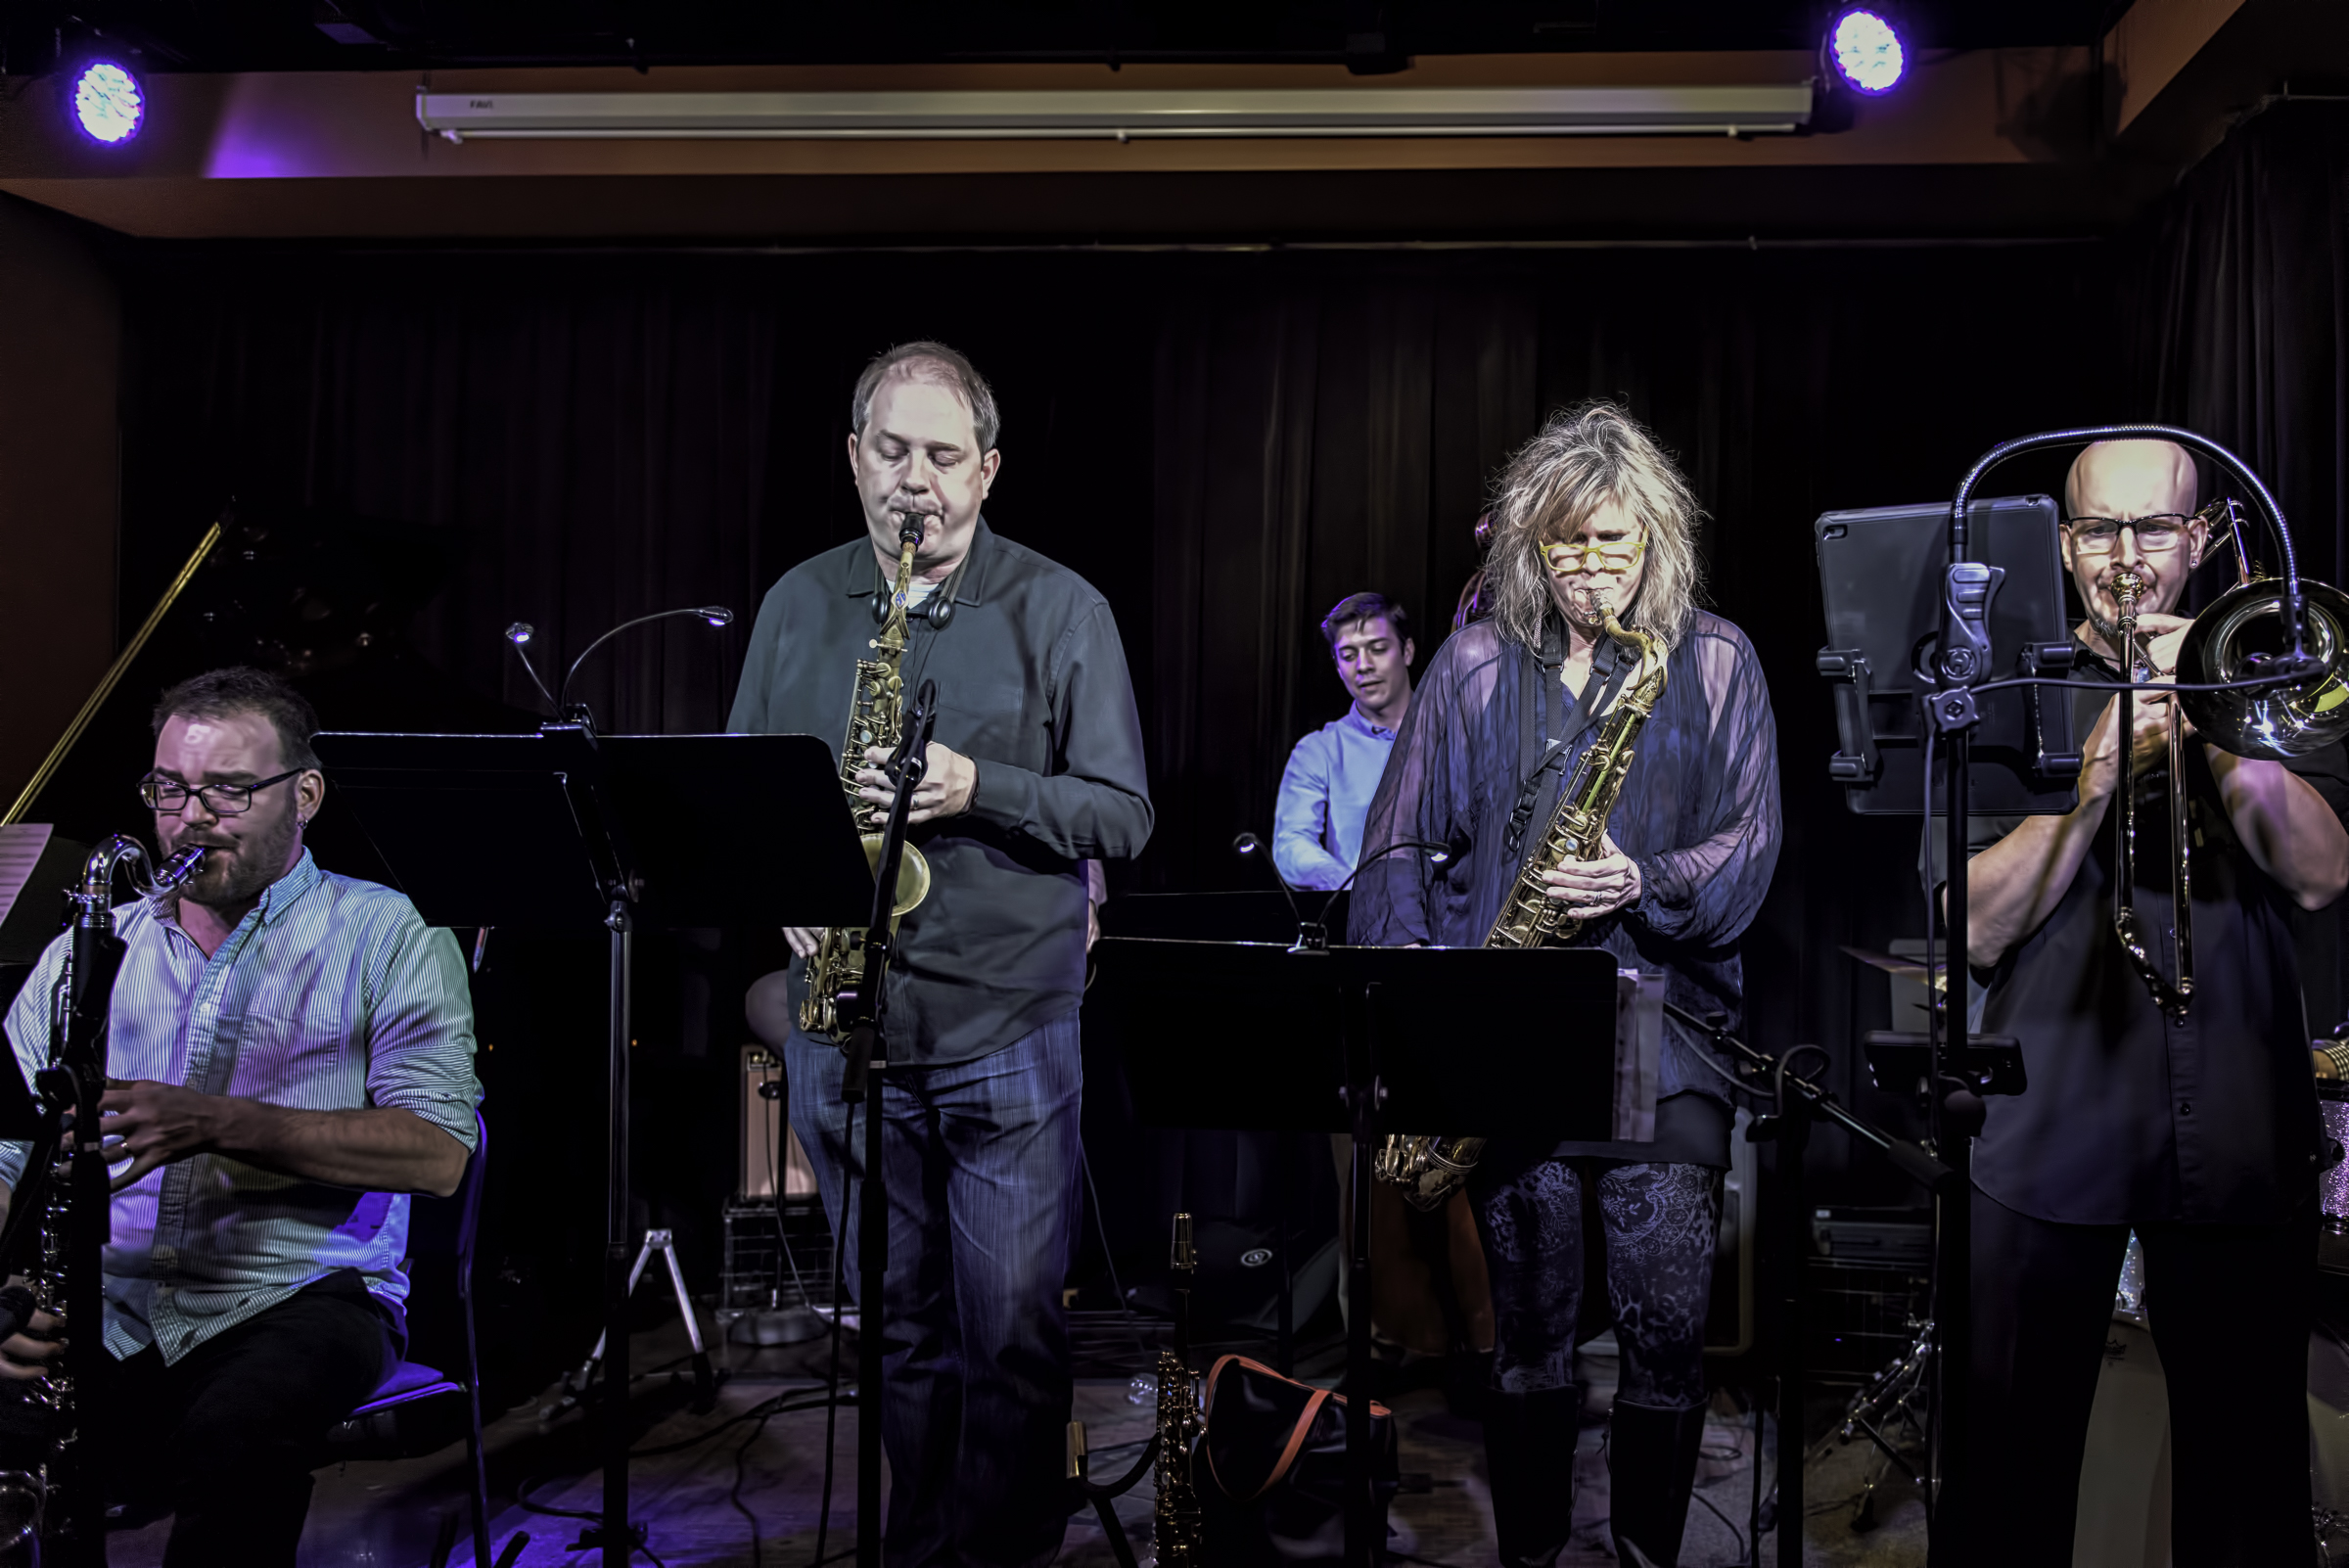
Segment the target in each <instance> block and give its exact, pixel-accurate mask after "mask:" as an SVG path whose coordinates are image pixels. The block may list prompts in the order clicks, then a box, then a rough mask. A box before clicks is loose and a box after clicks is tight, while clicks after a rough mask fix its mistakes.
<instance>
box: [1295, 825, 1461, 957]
mask: <svg viewBox="0 0 2349 1568" xmlns="http://www.w3.org/2000/svg"><path fill="white" fill-rule="evenodd" d="M1400 850H1425V851H1426V852H1427V863H1428V864H1429V865H1450V864H1451V862H1452V861H1454V860H1457V859H1459V858H1460V857H1461V856H1463V855H1465V854H1466V853H1468V835H1467V834H1466V833H1463V832H1458V831H1454V832H1453V834H1452V835H1451V840H1450V841H1449V842H1447V843H1444V844H1438V843H1436V842H1435V841H1434V840H1433V839H1397V840H1396V841H1395V842H1394V843H1393V844H1390V845H1388V846H1387V847H1386V848H1385V849H1383V850H1381V851H1379V852H1378V853H1376V854H1374V855H1372V856H1370V860H1383V859H1385V858H1386V857H1387V856H1388V855H1390V854H1393V853H1396V852H1397V851H1400ZM1370 860H1364V861H1362V862H1360V864H1358V865H1357V866H1356V867H1355V868H1354V869H1353V870H1351V871H1349V872H1347V873H1346V880H1345V881H1343V882H1341V883H1339V884H1338V885H1337V886H1336V887H1334V888H1332V889H1330V890H1329V901H1328V902H1327V903H1324V904H1322V905H1321V918H1320V919H1318V920H1316V921H1314V922H1313V930H1314V931H1315V932H1317V933H1319V936H1320V945H1322V946H1324V947H1326V946H1328V945H1329V911H1330V907H1331V905H1333V904H1335V903H1336V902H1337V901H1338V895H1339V894H1341V893H1344V892H1345V891H1346V890H1347V889H1348V888H1350V887H1352V886H1354V879H1355V878H1356V877H1359V876H1360V875H1361V874H1362V867H1363V866H1367V865H1368V864H1369V863H1370Z"/></svg>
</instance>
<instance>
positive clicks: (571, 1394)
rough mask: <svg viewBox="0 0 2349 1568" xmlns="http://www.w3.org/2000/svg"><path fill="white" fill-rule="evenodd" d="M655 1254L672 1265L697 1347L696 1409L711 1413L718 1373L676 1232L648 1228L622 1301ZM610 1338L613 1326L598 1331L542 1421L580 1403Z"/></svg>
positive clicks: (632, 1292)
mask: <svg viewBox="0 0 2349 1568" xmlns="http://www.w3.org/2000/svg"><path fill="white" fill-rule="evenodd" d="M655 1253H659V1254H660V1255H661V1257H662V1260H663V1261H664V1262H665V1263H667V1264H668V1282H669V1285H670V1287H671V1288H672V1289H674V1290H675V1291H676V1293H677V1311H678V1312H679V1313H680V1314H683V1315H684V1318H685V1338H686V1340H687V1342H688V1343H689V1344H691V1345H692V1346H693V1387H694V1405H693V1408H694V1411H695V1413H697V1414H707V1413H708V1412H709V1408H710V1402H714V1400H715V1399H716V1397H717V1373H716V1371H715V1369H714V1367H712V1366H711V1364H710V1351H709V1348H708V1347H707V1346H706V1345H704V1344H703V1343H702V1323H701V1318H700V1316H699V1314H696V1313H695V1312H694V1310H693V1298H692V1297H691V1296H689V1295H687V1294H686V1292H685V1270H684V1269H683V1268H681V1267H680V1266H679V1265H678V1263H677V1242H676V1236H675V1233H674V1232H672V1231H668V1230H647V1231H646V1232H645V1233H644V1245H642V1246H641V1247H638V1248H637V1249H636V1261H635V1262H634V1263H633V1264H631V1265H630V1266H629V1267H628V1282H627V1286H626V1288H625V1289H624V1290H622V1293H621V1300H622V1302H626V1301H630V1300H633V1299H634V1298H635V1295H636V1287H637V1285H638V1284H639V1283H640V1282H642V1280H643V1279H644V1269H645V1266H646V1265H647V1264H649V1263H651V1262H652V1261H653V1254H655ZM610 1338H611V1331H610V1330H609V1329H607V1330H605V1332H604V1333H601V1334H598V1335H597V1336H596V1338H595V1349H593V1350H591V1351H589V1352H588V1353H587V1359H586V1360H583V1361H581V1362H580V1363H579V1365H578V1368H577V1369H576V1371H570V1372H566V1373H564V1374H563V1388H564V1394H563V1398H562V1399H560V1400H558V1401H556V1402H555V1403H554V1404H552V1405H549V1406H547V1407H545V1408H544V1409H542V1410H540V1411H539V1412H538V1418H539V1419H540V1420H542V1421H546V1420H552V1419H553V1418H554V1417H556V1416H558V1415H560V1414H562V1413H563V1412H564V1411H565V1410H568V1409H570V1408H572V1407H574V1406H576V1405H577V1404H578V1403H579V1400H580V1398H581V1397H582V1396H584V1395H585V1394H586V1392H587V1389H588V1386H589V1385H590V1384H592V1383H593V1382H594V1381H595V1372H596V1368H597V1366H599V1365H600V1364H602V1362H603V1360H604V1347H605V1345H606V1344H607V1342H608V1341H609V1340H610Z"/></svg>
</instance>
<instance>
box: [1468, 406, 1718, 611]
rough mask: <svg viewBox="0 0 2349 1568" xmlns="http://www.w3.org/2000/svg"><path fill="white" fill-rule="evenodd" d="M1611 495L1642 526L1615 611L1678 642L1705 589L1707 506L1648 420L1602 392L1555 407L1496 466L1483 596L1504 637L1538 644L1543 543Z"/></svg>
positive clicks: (1568, 532) (1545, 579) (1545, 573)
mask: <svg viewBox="0 0 2349 1568" xmlns="http://www.w3.org/2000/svg"><path fill="white" fill-rule="evenodd" d="M1609 501H1616V502H1619V503H1621V504H1622V506H1623V507H1624V509H1625V510H1627V511H1628V512H1630V513H1631V514H1632V516H1633V517H1634V518H1635V519H1636V520H1637V521H1638V523H1639V525H1640V527H1641V528H1643V529H1644V530H1646V534H1647V552H1646V556H1647V570H1646V573H1645V575H1644V576H1642V577H1641V578H1640V581H1639V591H1638V592H1637V593H1636V594H1635V595H1634V596H1633V600H1632V603H1631V604H1630V605H1629V606H1628V607H1623V608H1619V609H1618V611H1617V614H1618V615H1619V616H1620V617H1621V618H1622V620H1623V621H1624V623H1626V624H1635V625H1637V626H1638V627H1639V628H1640V629H1641V630H1643V631H1647V632H1650V633H1652V634H1654V635H1656V636H1659V637H1661V638H1663V639H1664V645H1665V646H1666V647H1667V648H1675V647H1678V646H1680V642H1681V638H1682V637H1684V636H1686V635H1687V632H1688V627H1689V625H1690V623H1692V622H1693V621H1694V620H1695V617H1696V607H1697V605H1698V603H1699V602H1700V600H1701V599H1702V598H1703V595H1704V576H1703V572H1702V570H1701V569H1700V568H1699V566H1698V565H1697V559H1696V527H1697V524H1698V522H1699V521H1701V520H1702V519H1703V517H1704V515H1705V514H1704V509H1703V508H1702V507H1700V506H1699V505H1698V504H1697V500H1696V492H1695V491H1694V490H1692V489H1690V488H1689V487H1688V482H1687V480H1686V479H1684V478H1683V477H1682V476H1681V471H1680V468H1679V467H1678V466H1677V465H1676V464H1675V463H1674V462H1673V460H1672V458H1671V456H1670V455H1669V454H1668V453H1666V452H1665V450H1664V448H1663V447H1661V446H1659V445H1657V444H1656V438H1655V437H1654V436H1652V435H1651V434H1649V432H1648V431H1647V428H1646V427H1645V426H1643V425H1641V424H1640V423H1639V422H1638V421H1637V420H1635V419H1634V418H1633V417H1632V416H1631V415H1630V414H1629V413H1627V412H1626V411H1625V410H1624V409H1623V408H1621V407H1620V406H1618V405H1616V404H1614V403H1611V402H1606V401H1603V400H1600V401H1592V402H1587V403H1583V404H1580V405H1579V406H1577V407H1574V408H1568V409H1564V410H1561V411H1560V412H1558V413H1555V414H1552V415H1551V416H1550V417H1549V420H1548V422H1547V423H1546V424H1544V425H1543V427H1542V433H1541V434H1540V435H1538V436H1536V437H1535V438H1533V439H1532V440H1530V441H1527V442H1526V443H1525V444H1524V445H1523V446H1521V447H1519V448H1518V449H1517V451H1516V453H1515V455H1513V456H1512V457H1510V459H1509V462H1508V466H1507V467H1506V468H1504V469H1502V470H1501V474H1500V480H1499V482H1498V484H1497V487H1496V493H1495V495H1494V501H1493V538H1492V543H1491V544H1490V546H1489V547H1488V553H1487V555H1486V560H1485V587H1484V597H1485V598H1486V600H1487V602H1489V603H1490V604H1491V605H1492V606H1493V620H1494V623H1495V624H1496V625H1497V628H1498V629H1499V631H1500V634H1501V635H1502V636H1504V637H1506V638H1508V639H1509V640H1510V641H1512V642H1517V643H1522V644H1524V645H1525V646H1527V647H1529V648H1539V647H1541V646H1542V623H1543V618H1544V617H1546V616H1547V615H1548V614H1549V611H1550V607H1551V605H1552V604H1554V603H1555V602H1556V601H1555V600H1553V599H1552V598H1551V597H1550V591H1549V580H1550V572H1549V567H1548V564H1547V563H1546V562H1544V561H1543V558H1542V551H1543V547H1544V546H1546V545H1549V544H1553V543H1556V542H1557V541H1558V540H1561V539H1565V538H1569V537H1571V536H1572V535H1573V534H1574V532H1575V530H1577V529H1580V528H1581V527H1582V526H1583V524H1584V523H1586V522H1587V521H1589V518H1590V516H1591V514H1592V513H1594V512H1596V511H1597V510H1598V509H1599V508H1600V507H1601V506H1603V505H1605V504H1606V503H1607V502H1609Z"/></svg>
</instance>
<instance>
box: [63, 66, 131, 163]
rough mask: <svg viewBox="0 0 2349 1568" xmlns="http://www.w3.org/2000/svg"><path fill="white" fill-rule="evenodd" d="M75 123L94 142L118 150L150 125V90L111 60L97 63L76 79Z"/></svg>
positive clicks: (83, 70)
mask: <svg viewBox="0 0 2349 1568" xmlns="http://www.w3.org/2000/svg"><path fill="white" fill-rule="evenodd" d="M73 122H74V123H75V124H76V125H79V126H80V127H81V131H82V134H83V135H85V136H87V137H89V139H90V140H92V141H94V142H104V143H106V144H107V145H108V146H110V147H117V146H120V145H121V144H122V143H124V142H127V141H129V140H130V139H131V138H132V137H133V136H136V135H138V133H139V127H140V126H141V125H144V124H145V123H147V90H146V89H145V88H143V87H141V86H140V85H139V78H138V77H136V76H134V75H132V74H131V73H130V72H129V71H127V70H124V69H122V68H121V67H120V66H117V65H115V63H114V62H113V61H111V60H93V61H91V62H90V63H89V64H88V65H86V66H84V67H82V69H81V74H80V75H78V76H76V77H74V78H73Z"/></svg>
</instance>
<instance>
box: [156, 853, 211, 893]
mask: <svg viewBox="0 0 2349 1568" xmlns="http://www.w3.org/2000/svg"><path fill="white" fill-rule="evenodd" d="M204 852H205V846H204V845H201V844H192V845H190V846H188V848H186V849H184V850H182V851H180V852H179V853H177V854H175V855H173V856H171V858H170V859H168V860H165V861H164V862H163V863H162V864H161V866H159V867H157V868H156V873H155V885H154V887H153V888H152V889H149V890H146V891H147V893H148V896H149V897H150V898H154V897H159V896H161V895H162V894H166V893H171V892H175V891H176V890H177V889H178V888H179V887H180V886H181V884H183V883H185V882H186V881H187V880H188V879H189V878H190V877H193V876H194V875H195V874H196V873H197V872H199V871H201V870H203V869H204Z"/></svg>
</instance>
